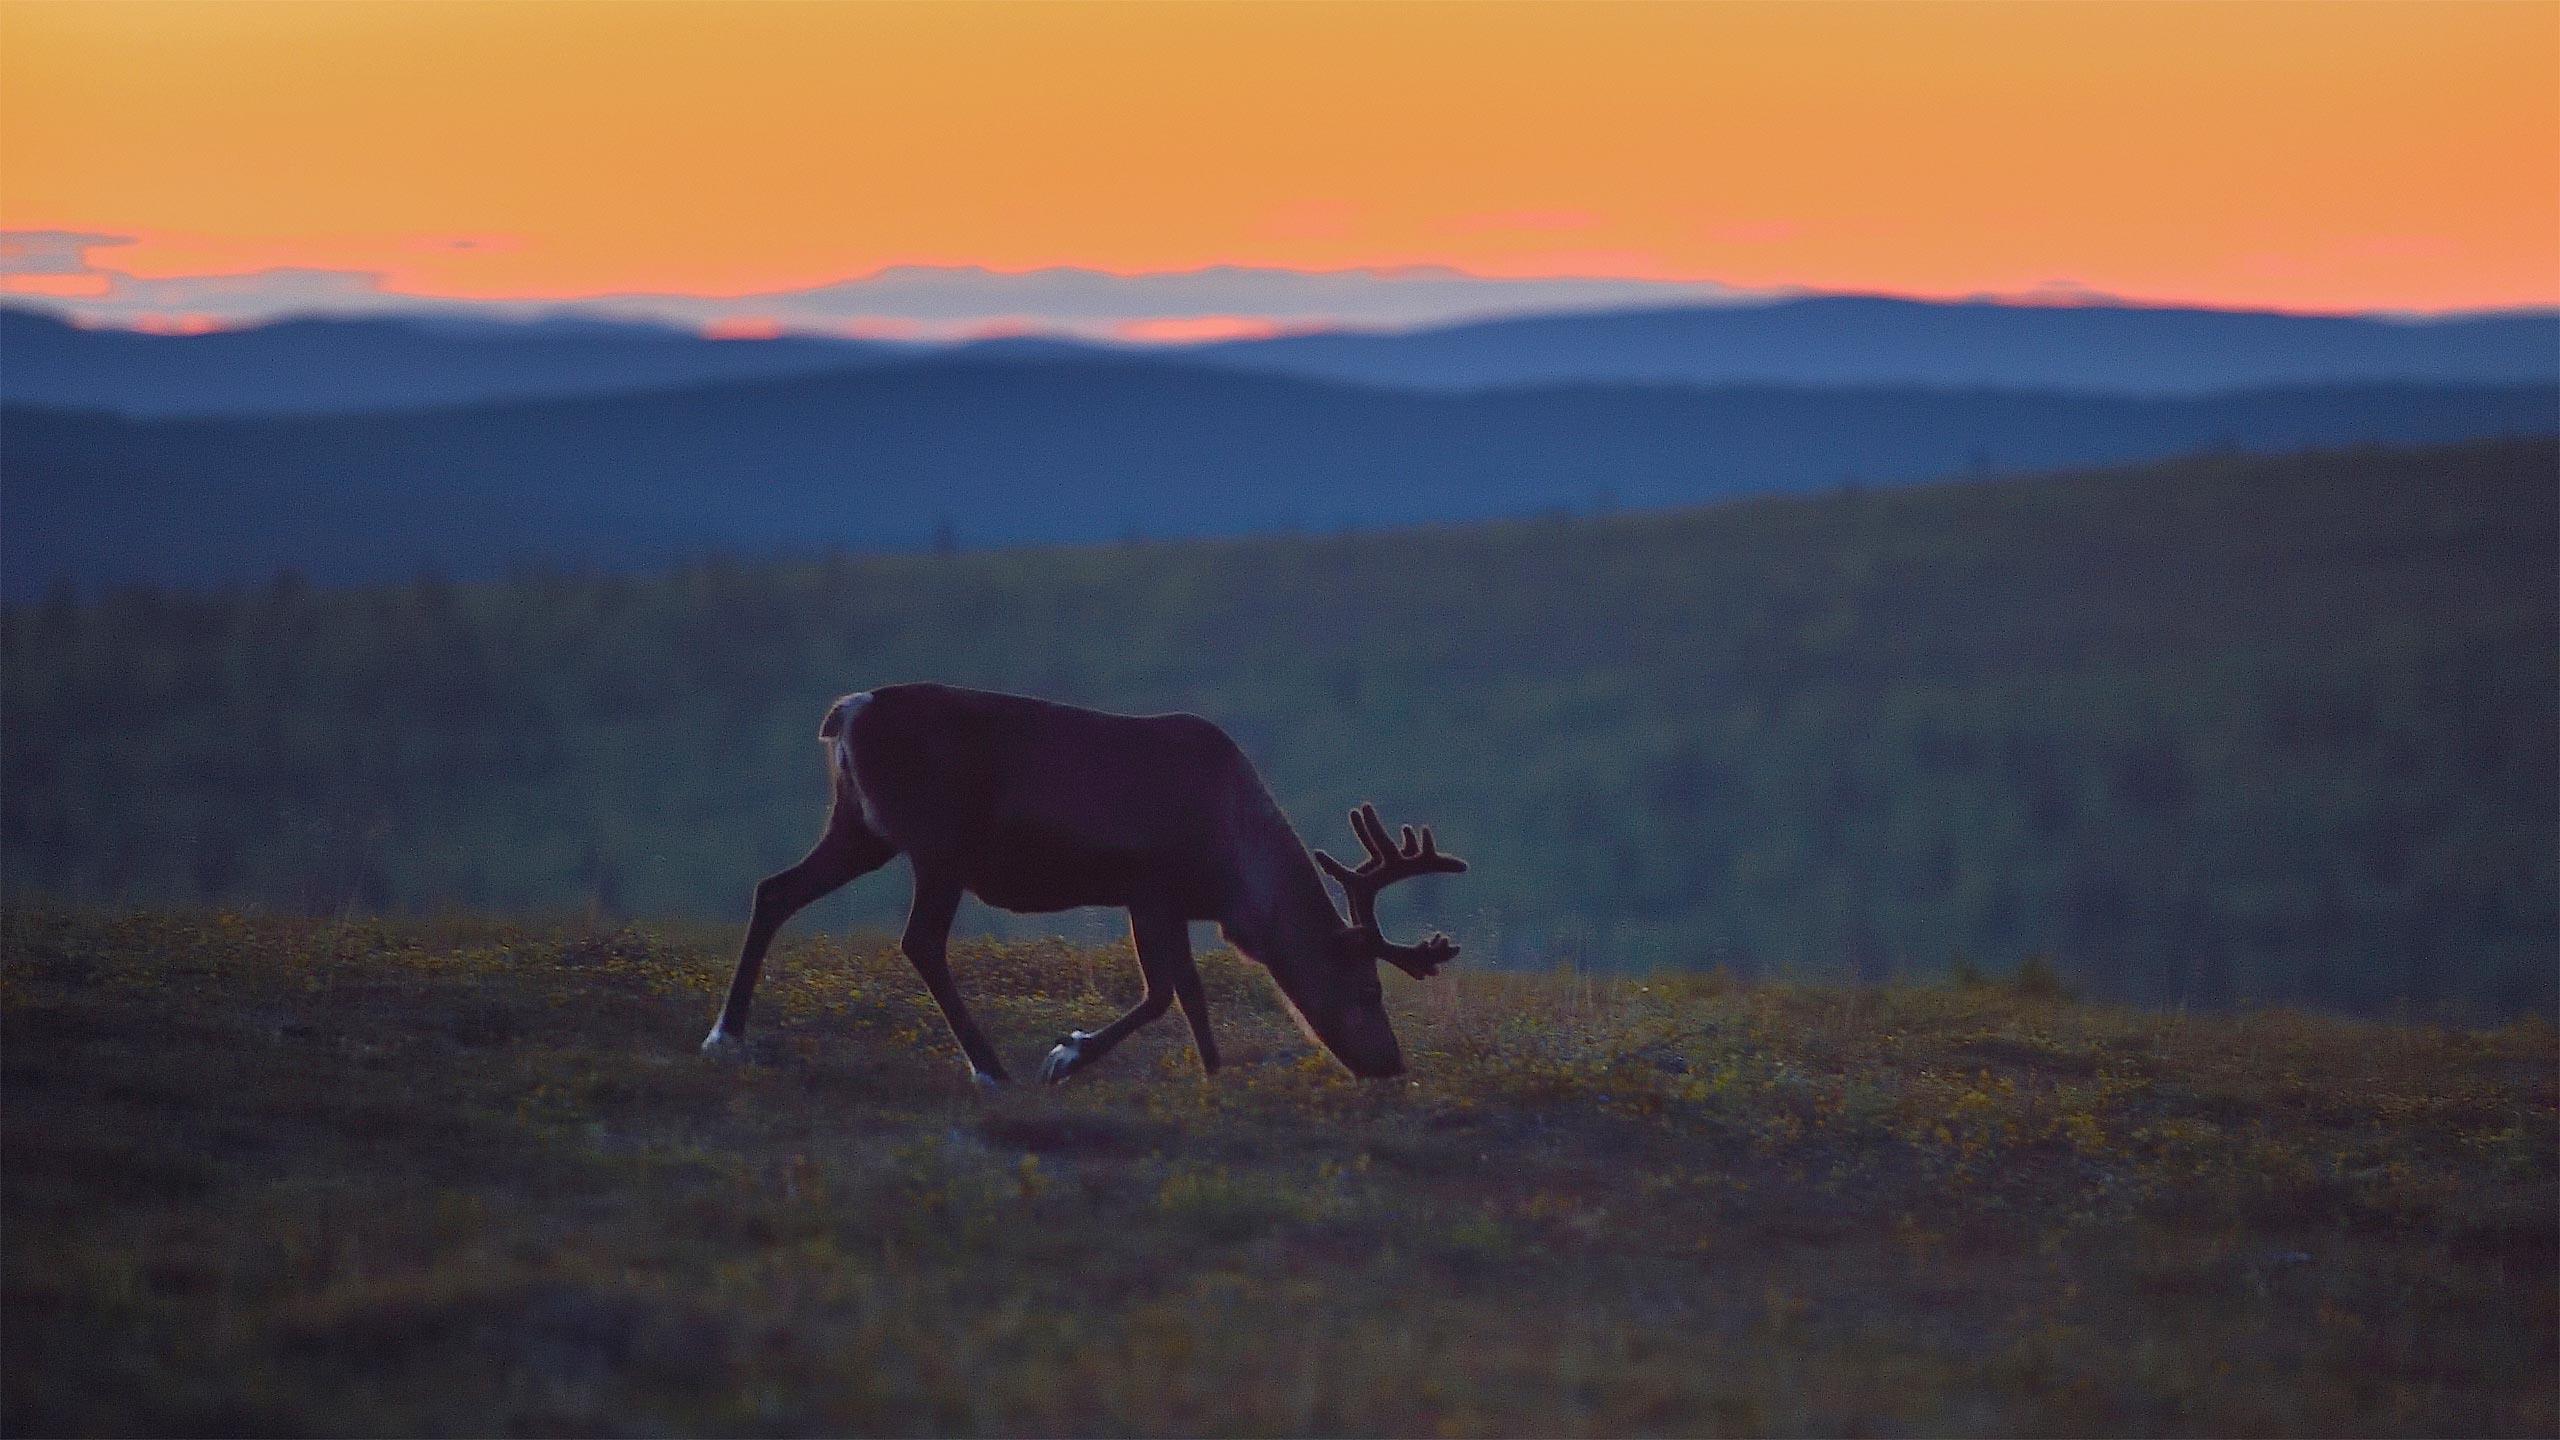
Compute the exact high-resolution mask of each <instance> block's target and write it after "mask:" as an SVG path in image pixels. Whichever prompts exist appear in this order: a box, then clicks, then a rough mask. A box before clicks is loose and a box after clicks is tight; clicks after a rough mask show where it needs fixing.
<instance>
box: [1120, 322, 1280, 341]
mask: <svg viewBox="0 0 2560 1440" xmlns="http://www.w3.org/2000/svg"><path fill="white" fill-rule="evenodd" d="M1111 333H1112V335H1113V336H1115V337H1117V338H1119V339H1122V340H1136V341H1141V342H1144V343H1146V344H1150V345H1180V344H1190V343H1196V342H1199V341H1205V340H1261V339H1264V338H1267V337H1269V336H1273V335H1277V334H1279V333H1280V327H1279V326H1277V325H1275V324H1273V323H1271V321H1270V320H1269V319H1268V318H1267V317H1265V316H1261V315H1157V316H1151V317H1149V318H1147V319H1144V320H1123V321H1121V322H1120V323H1119V324H1117V325H1114V326H1112V327H1111Z"/></svg>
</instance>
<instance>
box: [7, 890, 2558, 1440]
mask: <svg viewBox="0 0 2560 1440" xmlns="http://www.w3.org/2000/svg"><path fill="white" fill-rule="evenodd" d="M0 918H4V919H5V924H6V954H5V962H0V1061H4V1062H5V1100H6V1115H5V1130H0V1198H4V1199H5V1210H4V1211H0V1218H4V1219H5V1236H4V1237H0V1239H4V1241H5V1250H4V1251H0V1262H4V1268H0V1300H4V1301H5V1311H4V1312H0V1320H4V1321H5V1330H0V1346H4V1347H5V1365H0V1400H5V1413H0V1428H5V1429H6V1430H7V1431H8V1432H9V1433H11V1434H39V1433H53V1432H74V1433H137V1432H156V1433H172V1434H175V1433H187V1434H202V1433H239V1432H256V1433H274V1434H292V1433H426V1434H456V1433H474V1434H476V1433H488V1432H518V1433H520V1432H570V1433H611V1434H626V1433H627V1434H661V1433H696V1432H699V1433H768V1432H851V1433H877V1432H895V1433H914V1432H963V1433H968V1432H994V1433H1041V1434H1046V1433H1124V1432H1126V1433H1193V1432H1203V1433H1272V1432H1285V1433H1325V1432H1351V1433H1382V1432H1383V1433H1397V1434H1479V1433H1513V1434H1544V1433H1604V1434H1605V1433H1630V1432H1634V1433H1716V1432H1754V1433H1756V1432H1780V1433H1805V1432H1819V1433H1856V1432H1870V1433H1905V1432H1923V1433H1940V1432H1945V1433H2048V1434H2050V1433H2086V1432H2146V1433H2150V1432H2166V1433H2215V1434H2269V1433H2293V1434H2364V1433H2376V1434H2398V1433H2414V1434H2475V1433H2476V1434H2551V1433H2554V1432H2555V1431H2560V1111H2555V1104H2556V1103H2560V1040H2555V1035H2554V1031H2553V1029H2552V1027H2551V1025H2550V1024H2549V1023H2548V1022H2547V1021H2544V1020H2542V1019H2539V1018H2536V1019H2531V1020H2527V1021H2524V1022H2522V1023H2518V1024H2514V1025H2509V1026H2507V1027H2505V1028H2502V1029H2497V1030H2486V1031H2475V1030H2462V1029H2453V1028H2443V1027H2438V1026H2432V1025H2429V1026H2417V1025H2405V1026H2393V1025H2380V1024H2371V1023H2357V1022H2347V1021H2340V1020H2332V1019H2327V1018H2318V1017H2309V1016H2302V1015H2296V1014H2287V1013H2274V1012H2269V1013H2255V1014H2246V1015H2234V1016H2201V1015H2175V1014H2165V1013H2156V1012H2146V1011H2138V1010H2129V1009H2109V1008H2094V1007H2084V1006H2080V1005H2076V1004H2073V1003H2071V1002H2069V1001H2068V1000H2066V999H2062V998H2058V997H2054V996H2051V995H2046V994H2038V993H2032V992H2033V991H2034V989H2035V987H2033V986H2029V987H2024V988H2023V989H2022V988H2021V987H2019V986H2017V985H2014V984H1984V985H1974V986H1951V987H1946V988H1929V989H1920V988H1889V989H1804V988H1789V987H1782V986H1772V985H1762V986H1740V985H1735V984H1732V983H1729V982H1724V981H1720V980H1717V979H1714V978H1698V979H1691V980H1672V981H1664V980H1659V979H1657V980H1650V981H1644V982H1596V981H1590V980H1584V979H1578V978H1573V977H1561V976H1557V977H1543V976H1542V977H1530V976H1518V975H1498V974H1484V973H1459V972H1460V971H1463V970H1464V967H1465V966H1466V961H1465V960H1463V959H1462V960H1461V961H1460V962H1459V966H1458V967H1457V969H1454V970H1453V971H1452V972H1450V973H1448V974H1445V975H1443V976H1442V977H1441V978H1439V979H1437V980H1434V981H1432V982H1429V983H1427V984H1419V985H1417V984H1408V983H1405V982H1404V981H1403V979H1402V977H1400V976H1393V977H1390V978H1389V981H1388V984H1389V1004H1390V1007H1391V1008H1392V1009H1393V1010H1394V1011H1395V1013H1396V1015H1397V1017H1398V1023H1399V1027H1400V1029H1401V1030H1402V1032H1403V1035H1404V1039H1405V1044H1406V1049H1407V1052H1408V1055H1409V1057H1410V1059H1411V1061H1412V1064H1413V1074H1412V1075H1411V1076H1410V1077H1408V1078H1407V1079H1405V1080H1398V1081H1394V1082H1388V1083H1363V1082H1358V1081H1354V1080H1351V1079H1349V1078H1347V1077H1345V1076H1344V1075H1342V1074H1341V1073H1340V1072H1339V1071H1338V1070H1336V1069H1335V1068H1334V1067H1332V1066H1331V1065H1330V1064H1329V1063H1328V1062H1325V1061H1323V1060H1321V1059H1319V1058H1317V1057H1315V1056H1313V1055H1311V1054H1310V1053H1309V1052H1308V1049H1307V1047H1306V1045H1305V1044H1304V1042H1303V1041H1302V1040H1300V1039H1299V1037H1298V1036H1297V1034H1296V1032H1295V1030H1294V1029H1293V1028H1292V1027H1291V1026H1290V1025H1289V1023H1288V1021H1287V1019H1286V1017H1285V1016H1284V1015H1282V1014H1281V1013H1280V1011H1279V1010H1278V1009H1277V1007H1276V1005H1275V1004H1274V1003H1273V1001H1272V999H1271V998H1270V993H1269V990H1268V988H1267V986H1266V985H1265V983H1264V982H1263V981H1262V979H1261V977H1260V976H1258V975H1256V974H1254V973H1253V972H1252V970H1251V967H1249V966H1248V965H1246V964H1245V963H1243V962H1240V961H1237V960H1235V959H1233V958H1232V957H1230V956H1227V955H1224V954H1223V953H1215V954H1211V955H1208V956H1205V957H1204V959H1203V965H1202V969H1203V971H1204V974H1205V976H1206V978H1207V982H1208V986H1209V994H1210V1001H1211V1005H1212V1007H1213V1009H1214V1010H1215V1013H1216V1016H1217V1021H1218V1026H1219V1030H1220V1033H1221V1036H1222V1038H1223V1039H1224V1041H1225V1043H1226V1046H1227V1053H1228V1058H1229V1060H1230V1066H1229V1069H1228V1070H1227V1071H1226V1072H1225V1073H1222V1074H1221V1075H1219V1076H1217V1077H1216V1078H1215V1079H1211V1080H1204V1079H1202V1078H1201V1076H1200V1074H1199V1073H1198V1070H1197V1066H1196V1064H1195V1062H1194V1061H1193V1059H1192V1056H1191V1052H1190V1047H1189V1041H1188V1037H1187V1036H1186V1035H1185V1034H1184V1031H1183V1027H1182V1025H1181V1023H1180V1021H1179V1019H1177V1018H1168V1019H1167V1020H1166V1021H1164V1022H1162V1023H1160V1024H1158V1025H1156V1026H1155V1027H1153V1028H1152V1029H1150V1030H1149V1031H1147V1032H1146V1033H1144V1034H1143V1035H1141V1036H1140V1037H1139V1038H1138V1039H1136V1040H1134V1041H1132V1042H1131V1043H1130V1044H1129V1045H1128V1046H1127V1047H1125V1048H1124V1049H1123V1050H1122V1051H1121V1052H1120V1053H1119V1054H1117V1055H1115V1056H1114V1057H1112V1059H1111V1060H1110V1061H1109V1062H1107V1063H1106V1064H1105V1065H1103V1066H1102V1067H1099V1068H1098V1069H1097V1070H1095V1071H1094V1072H1092V1073H1091V1074H1090V1075H1089V1076H1084V1077H1079V1078H1078V1079H1077V1080H1076V1081H1075V1082H1074V1083H1072V1084H1070V1085H1069V1086H1066V1087H1064V1088H1061V1089H1058V1090H1042V1089H1038V1088H1034V1087H1029V1086H1024V1087H1019V1088H1016V1089H1014V1090H1012V1091H1010V1092H1005V1093H999V1094H995V1095H991V1096H981V1095H979V1094H977V1093H975V1092H974V1091H973V1090H972V1089H971V1088H970V1086H969V1085H968V1083H967V1075H966V1072H965V1070H964V1069H963V1067H962V1064H961V1062H960V1060H959V1058H958V1054H957V1051H956V1049H955V1048H954V1047H953V1046H952V1045H951V1043H950V1041H949V1039H948V1037H947V1036H946V1035H945V1034H944V1032H943V1029H942V1024H941V1021H940V1019H939V1017H938V1015H937V1014H936V1012H935V1011H934V1010H933V1008H932V1006H931V1002H930V1001H929V1000H928V999H927V998H926V997H925V995H924V993H923V990H922V987H921V986H920V985H919V984H918V983H917V982H916V980H915V979H914V977H913V974H912V973H911V972H910V971H909V970H908V968H907V966H906V965H905V962H904V961H903V960H901V959H900V958H899V956H898V955H897V954H896V952H895V951H894V949H893V948H891V946H890V945H889V944H888V943H887V942H886V941H884V940H880V939H875V938H869V937H858V938H856V939H854V940H851V941H847V940H845V939H844V938H841V937H829V936H806V935H804V936H802V937H801V938H799V939H797V940H796V941H786V942H785V944H784V945H783V946H782V947H781V949H780V951H779V952H778V956H777V963H776V966H775V968H774V969H773V970H771V971H769V972H768V978H767V981H766V985H765V990H764V993H763V996H762V1000H761V1003H760V1006H759V1011H758V1033H757V1036H756V1039H755V1044H754V1054H753V1057H752V1060H751V1062H750V1063H746V1064H743V1065H737V1064H720V1063H715V1062H710V1061H706V1060H704V1059H702V1058H701V1057H699V1056H698V1055H697V1054H696V1053H695V1051H694V1046H695V1043H696V1042H697V1041H698V1040H699V1038H700V1036H701V1034H702V1032H703V1030H704V1029H705V1027H706V1026H707V1025H708V1023H709V1021H710V1018H711V1013H712V1010H713V1008H714V1007H715V1005H716V1002H717V996H718V991H719V988H720V986H721V985H722V984H723V983H724V982H725V980H726V978H727V963H728V956H729V946H730V944H731V937H730V936H728V935H726V934H725V933H720V932H713V931H707V930H695V929H683V930H673V929H669V930H661V929H655V928H639V927H634V928H619V929H605V928H594V927H578V926H567V927H555V928H522V927H517V926H512V925H507V924H500V923H496V922H482V921H473V920H452V921H439V922H370V921H358V922H352V923H340V922H331V921H325V920H322V921H312V920H299V919H280V918H256V917H242V916H237V915H230V914H214V913H192V914H151V915H122V916H110V915H100V914H82V913H64V912H55V911H31V910H20V911H15V912H10V913H8V914H6V915H5V917H0ZM954 962H955V968H956V969H957V970H958V972H959V974H960V976H961V979H962V984H963V985H964V987H966V988H967V989H968V990H969V991H970V993H971V995H972V997H973V1001H974V1003H975V1005H976V1007H977V1009H978V1011H979V1013H980V1016H981V1018H982V1020H984V1021H985V1022H986V1023H987V1024H988V1026H989V1028H990V1031H991V1033H993V1034H994V1035H996V1036H997V1037H999V1042H1000V1043H1001V1044H1003V1045H1004V1047H1005V1049H1006V1051H1007V1053H1008V1055H1009V1057H1010V1058H1011V1060H1012V1063H1013V1065H1014V1069H1015V1073H1016V1074H1017V1076H1024V1075H1028V1074H1029V1073H1031V1071H1032V1070H1033V1068H1034V1067H1035V1065H1036V1062H1037V1059H1038V1056H1039V1055H1040V1053H1041V1052H1042V1050H1044V1049H1045V1048H1046V1046H1047V1044H1048V1042H1049V1040H1050V1039H1051V1038H1052V1037H1054V1036H1055V1035H1056V1034H1058V1033H1059V1032H1060V1031H1063V1030H1065V1029H1067V1028H1069V1027H1070V1026H1074V1025H1083V1026H1086V1027H1088V1028H1090V1026H1091V1025H1092V1024H1093V1023H1094V1022H1096V1021H1099V1020H1102V1019H1107V1018H1108V1017H1109V1016H1110V1015H1111V1014H1113V1013H1116V1011H1117V1009H1118V1008H1119V1007H1120V1006H1122V1005H1124V1004H1126V1003H1127V1002H1128V1001H1130V1000H1131V999H1133V998H1134V988H1135V978H1136V969H1135V966H1134V964H1133V963H1132V962H1131V961H1130V959H1129V957H1128V956H1127V955H1126V953H1125V952H1123V951H1117V950H1099V951H1089V950H1078V949H1071V948H1068V947H1066V946H1063V945H1056V944H1029V945H1004V946H998V945H994V944H987V943H977V944H963V945H961V946H960V947H958V948H957V950H956V952H955V955H954Z"/></svg>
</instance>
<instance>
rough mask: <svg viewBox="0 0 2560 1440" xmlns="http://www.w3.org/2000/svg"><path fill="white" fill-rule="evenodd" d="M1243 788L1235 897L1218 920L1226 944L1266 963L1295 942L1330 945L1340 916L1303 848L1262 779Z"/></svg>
mask: <svg viewBox="0 0 2560 1440" xmlns="http://www.w3.org/2000/svg"><path fill="white" fill-rule="evenodd" d="M1241 788H1242V789H1243V792H1244V793H1243V794H1241V795H1240V796H1239V797H1238V798H1239V803H1238V804H1236V805H1235V807H1234V808H1233V810H1232V811H1231V813H1230V815H1229V819H1228V842H1229V843H1228V853H1229V855H1230V856H1231V857H1232V859H1233V861H1234V877H1233V879H1234V886H1233V894H1232V896H1231V898H1230V900H1229V902H1228V913H1227V914H1225V915H1223V916H1221V917H1219V920H1220V924H1221V925H1222V926H1223V928H1224V929H1225V930H1226V932H1227V935H1228V938H1230V939H1232V940H1233V941H1234V942H1235V943H1236V944H1237V945H1238V946H1239V947H1240V948H1242V949H1243V950H1244V951H1245V952H1246V953H1247V954H1250V955H1253V956H1255V958H1257V959H1265V960H1267V959H1268V958H1269V956H1270V955H1271V954H1272V953H1274V952H1275V951H1276V950H1278V949H1280V948H1282V947H1285V946H1288V945H1289V944H1290V943H1291V942H1292V941H1297V942H1300V943H1307V942H1313V941H1317V940H1320V939H1329V938H1330V937H1331V936H1332V935H1333V934H1334V932H1336V931H1338V930H1340V929H1342V927H1343V921H1342V915H1341V912H1339V911H1337V910H1335V909H1334V908H1333V897H1332V896H1331V895H1330V894H1328V893H1326V891H1325V888H1324V877H1323V876H1322V875H1320V874H1318V873H1317V872H1316V865H1315V861H1314V859H1313V858H1311V857H1310V856H1309V855H1308V854H1307V847H1306V845H1305V843H1304V842H1302V841H1301V840H1299V839H1298V832H1297V830H1296V829H1295V828H1293V827H1292V826H1291V825H1290V824H1289V819H1288V817H1287V816H1286V815H1283V814H1282V813H1281V811H1280V806H1279V804H1278V802H1276V801H1274V800H1273V799H1272V798H1271V793H1270V791H1269V790H1268V789H1266V788H1264V786H1263V785H1262V783H1261V781H1260V780H1259V779H1258V778H1252V777H1248V784H1247V785H1246V786H1244V787H1241Z"/></svg>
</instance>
